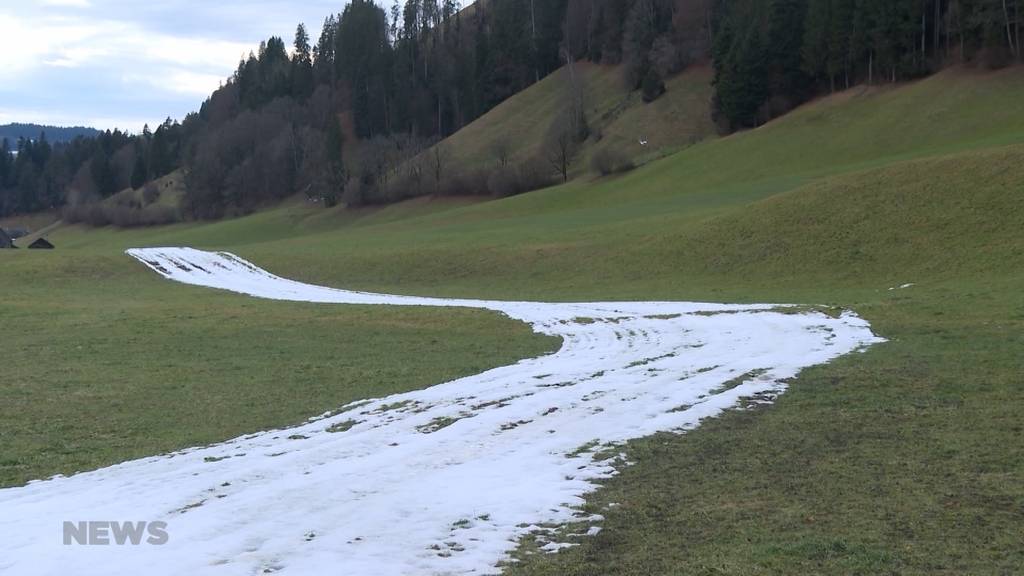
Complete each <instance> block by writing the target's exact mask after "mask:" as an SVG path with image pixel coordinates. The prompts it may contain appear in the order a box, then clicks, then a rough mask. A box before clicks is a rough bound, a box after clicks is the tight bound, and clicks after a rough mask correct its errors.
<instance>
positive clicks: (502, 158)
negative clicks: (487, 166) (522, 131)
mask: <svg viewBox="0 0 1024 576" xmlns="http://www.w3.org/2000/svg"><path fill="white" fill-rule="evenodd" d="M491 155H492V156H494V159H495V160H497V161H498V166H499V167H501V168H505V167H507V166H508V161H509V158H510V157H511V156H512V141H511V140H509V138H508V136H499V137H498V139H497V140H495V141H494V142H491Z"/></svg>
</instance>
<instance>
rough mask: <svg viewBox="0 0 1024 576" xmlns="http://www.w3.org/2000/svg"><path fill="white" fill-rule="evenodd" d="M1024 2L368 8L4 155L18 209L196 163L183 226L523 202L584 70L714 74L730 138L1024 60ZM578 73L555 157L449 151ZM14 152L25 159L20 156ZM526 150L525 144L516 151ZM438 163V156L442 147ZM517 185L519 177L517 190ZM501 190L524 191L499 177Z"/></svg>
mask: <svg viewBox="0 0 1024 576" xmlns="http://www.w3.org/2000/svg"><path fill="white" fill-rule="evenodd" d="M1022 3H1024V0H478V1H477V2H475V3H473V4H471V5H469V6H468V7H466V8H463V7H462V6H461V5H460V3H459V2H457V1H455V0H405V1H404V2H398V1H395V2H393V3H392V4H391V5H390V6H387V7H384V6H382V5H380V4H377V3H376V2H373V1H372V0H353V1H352V2H350V3H349V4H348V5H347V6H345V8H344V9H343V11H342V12H341V13H339V14H336V15H331V16H328V17H327V18H326V19H325V21H324V22H323V25H322V26H321V28H320V31H319V34H318V35H316V36H315V37H314V36H312V35H311V34H310V31H309V30H308V29H307V28H306V27H305V26H304V25H302V24H300V25H298V27H297V29H296V32H295V35H294V37H293V38H292V39H291V45H290V46H288V45H286V43H285V41H284V40H283V39H282V38H278V37H272V38H269V39H268V40H266V41H265V42H263V43H261V44H260V46H259V49H258V50H256V51H254V52H253V53H250V54H249V55H247V56H246V57H245V58H243V59H241V61H240V62H239V64H238V66H237V69H236V70H235V72H234V74H233V75H232V76H231V77H230V78H228V79H227V80H226V81H225V82H224V84H223V85H222V86H221V87H220V88H219V89H218V90H216V91H215V92H214V93H213V94H212V95H211V96H210V97H209V98H208V99H207V100H206V101H205V102H204V103H203V104H202V106H201V107H200V109H199V110H198V111H197V112H194V113H191V114H189V115H188V116H186V117H185V118H184V119H183V121H182V122H181V123H180V124H179V123H177V122H172V121H170V120H168V121H167V122H165V123H163V124H162V125H161V126H159V127H158V128H157V130H156V131H155V132H152V133H150V131H149V130H148V128H147V129H146V130H144V131H143V133H142V134H138V135H129V134H126V133H123V132H119V131H116V130H115V131H112V132H111V131H108V132H104V133H101V134H99V135H98V136H97V137H96V138H79V139H76V140H74V141H72V142H70V143H67V144H51V143H48V142H47V141H46V139H45V138H39V139H36V140H31V141H30V140H25V139H22V140H20V141H19V142H18V143H17V145H16V146H17V150H18V154H17V155H13V154H11V153H8V152H6V148H5V151H4V152H3V153H2V154H0V214H8V213H12V212H27V211H32V210H38V209H45V208H56V207H60V206H62V205H65V204H82V203H90V202H93V203H94V202H96V201H98V200H102V199H104V198H108V197H109V196H111V195H112V194H114V193H116V192H117V191H118V190H121V189H123V188H126V187H131V188H138V187H139V186H140V185H142V184H143V183H145V182H147V181H150V180H152V179H154V178H158V177H160V176H163V175H165V174H168V173H169V172H171V171H173V170H176V169H178V168H183V169H184V170H183V173H184V175H185V189H186V190H185V198H184V200H183V206H182V208H183V213H184V214H185V215H187V216H188V217H194V218H218V217H222V216H226V215H234V214H241V213H245V212H248V211H251V210H253V209H255V208H257V207H259V206H261V205H263V204H267V203H270V202H274V201H277V200H279V199H281V198H284V197H287V196H291V195H294V194H304V195H305V196H307V197H308V198H310V199H312V200H314V201H317V202H322V203H323V204H325V205H334V204H337V203H339V202H345V203H348V204H363V203H372V202H387V201H393V200H397V199H401V198H404V197H408V196H413V195H418V194H424V193H429V192H433V193H442V192H444V191H447V192H450V193H480V192H482V191H486V192H488V193H493V194H507V193H515V192H519V191H523V190H527V189H532V188H535V187H537V186H542V185H546V184H548V183H551V182H552V181H554V180H555V179H559V178H560V179H563V180H564V179H566V178H567V177H568V168H569V166H570V165H571V163H572V156H573V151H574V150H575V149H576V145H577V144H578V143H579V142H580V141H582V140H584V139H586V138H587V137H588V135H589V123H588V119H587V118H586V114H585V110H584V108H585V107H584V106H583V97H584V95H583V94H581V90H582V89H581V88H580V87H579V86H578V85H577V84H576V83H575V73H574V63H576V62H578V61H580V60H589V61H593V62H598V63H602V64H621V65H622V66H621V68H622V70H623V79H624V83H625V87H626V88H627V89H629V90H638V91H641V93H642V95H643V99H644V100H646V101H651V100H654V99H656V98H658V97H659V96H660V95H661V94H662V93H663V92H664V91H665V83H664V79H665V78H666V77H668V76H669V75H671V74H674V73H676V72H678V71H680V70H682V69H683V68H685V67H686V66H688V65H689V64H691V63H694V62H700V61H706V60H708V59H709V58H710V59H711V61H712V64H713V66H714V70H715V80H714V82H715V96H714V102H713V110H712V111H711V112H712V114H713V115H714V117H715V118H716V119H717V121H718V122H719V124H720V126H721V128H722V130H723V131H730V130H735V129H741V128H745V127H750V126H756V125H758V124H760V123H763V122H765V121H767V120H768V119H770V118H772V117H775V116H777V115H779V114H782V113H784V112H786V111H788V110H789V109H791V108H793V107H794V106H797V105H799V104H800V103H802V102H804V101H806V100H807V99H809V98H811V97H813V96H815V95H817V94H820V93H826V92H828V91H830V90H836V89H839V88H845V87H848V86H851V85H853V84H856V83H881V82H895V81H900V80H905V79H910V78H915V77H919V76H922V75H925V74H928V73H930V72H932V71H934V70H936V69H938V68H940V67H941V66H943V65H945V64H946V63H949V62H955V61H977V62H981V63H983V64H985V65H988V66H992V67H998V66H1002V65H1006V64H1008V63H1010V62H1011V61H1012V60H1013V59H1015V58H1016V59H1019V58H1020V57H1021V38H1020V24H1021V20H1022V17H1021V15H1020V8H1021V6H1020V5H1021V4H1022ZM563 66H565V67H566V69H567V70H568V74H567V77H568V78H569V80H568V83H569V86H568V87H567V90H566V102H565V108H566V111H565V114H563V115H562V116H561V117H560V118H559V119H558V120H557V123H558V124H557V125H556V126H552V128H551V137H550V139H551V142H550V146H548V148H549V149H548V151H547V152H546V153H545V157H543V158H536V159H532V160H530V161H527V162H524V164H523V165H522V166H510V165H508V164H509V163H508V161H507V158H508V150H505V152H504V153H503V154H498V155H497V156H496V164H495V167H494V170H493V171H492V172H493V174H489V175H488V174H466V173H459V172H458V171H457V170H456V169H454V168H453V165H456V164H457V159H452V158H450V154H451V153H450V152H449V151H448V150H447V149H446V148H444V147H443V146H440V147H434V148H430V146H431V145H432V144H434V143H435V142H438V141H439V140H441V139H443V138H445V137H446V136H449V135H451V134H452V133H454V132H455V131H457V130H459V129H460V128H461V127H463V126H465V125H466V124H468V123H469V122H472V121H473V120H474V119H476V118H478V117H480V116H481V115H482V114H484V113H486V112H487V111H488V110H490V109H492V108H493V107H494V106H496V105H497V104H499V103H500V102H502V101H503V100H505V99H506V98H508V97H509V96H512V95H514V94H516V93H517V92H519V91H522V90H523V89H525V88H527V87H528V86H530V85H531V84H533V83H535V82H538V81H539V80H540V79H542V78H544V77H545V76H547V75H548V74H550V73H551V72H553V71H555V70H557V69H559V68H560V67H563ZM5 146H8V145H7V144H5ZM506 148H507V146H506ZM427 150H431V152H430V153H427V152H426V151H427ZM498 177H500V178H498ZM496 178H497V179H498V180H504V181H495V180H496Z"/></svg>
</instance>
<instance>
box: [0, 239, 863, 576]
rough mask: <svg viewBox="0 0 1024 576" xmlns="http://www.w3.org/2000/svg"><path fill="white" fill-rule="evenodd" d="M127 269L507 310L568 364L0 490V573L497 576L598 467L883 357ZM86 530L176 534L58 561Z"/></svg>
mask: <svg viewBox="0 0 1024 576" xmlns="http://www.w3.org/2000/svg"><path fill="white" fill-rule="evenodd" d="M128 253H129V254H130V255H131V256H133V257H134V258H136V259H138V260H139V261H141V262H143V263H145V264H146V265H147V266H149V267H150V268H151V269H153V270H154V271H156V272H157V273H159V274H161V275H162V276H164V277H165V278H168V279H170V280H175V281H178V282H184V283H187V284H193V285H198V286H207V287H211V288H220V289H224V290H230V291H234V292H239V293H242V294H249V295H252V296H257V297H261V298H272V299H278V300H295V301H309V302H324V303H341V304H388V305H405V306H460V307H472V308H484V309H489V310H495V311H498V312H501V313H504V314H507V315H508V316H510V317H512V318H516V319H519V320H522V321H525V322H528V323H529V324H531V325H532V326H533V327H534V329H535V330H537V331H538V332H542V333H545V334H552V335H556V336H560V337H562V338H563V340H564V344H563V346H562V348H561V349H560V350H559V351H558V352H557V353H555V354H551V355H548V356H543V357H540V358H534V359H530V360H524V361H521V362H519V363H517V364H515V365H512V366H506V367H502V368H497V369H494V370H490V371H487V372H485V373H483V374H479V375H476V376H471V377H468V378H462V379H460V380H456V381H453V382H448V383H445V384H440V385H438V386H434V387H432V388H428V389H426V390H420V391H416V392H409V393H405V394H396V395H393V396H390V397H387V398H382V399H378V400H372V401H370V402H364V403H356V404H353V405H350V406H348V407H346V409H345V410H344V411H341V412H335V413H328V414H324V415H322V416H320V417H318V418H315V419H312V420H310V421H309V422H307V423H306V424H304V425H301V426H297V427H295V428H289V429H287V430H273V431H268V432H261V433H257V434H252V435H250V436H246V437H243V438H238V439H235V440H231V441H229V442H224V443H222V444H218V445H215V446H210V447H204V448H194V449H190V450H185V451H182V452H178V453H174V454H169V455H164V456H157V457H152V458H145V459H141V460H135V461H131V462H126V463H123V464H119V465H116V466H111V467H109V468H104V469H101V470H96V471H93V472H87V473H82V474H78V475H75V476H72V477H67V478H65V477H57V478H53V479H50V480H47V481H39V482H33V483H31V484H29V485H28V486H24V487H19V488H11V489H6V490H0V573H5V574H8V573H9V574H18V575H25V576H28V575H35V574H45V575H49V574H68V573H74V574H77V575H90V574H96V575H99V574H104V575H105V574H143V573H145V574H149V575H158V574H168V575H171V574H215V575H234V574H239V575H241V574H245V575H251V574H259V573H271V572H272V573H281V574H297V575H308V574H346V575H362V574H366V575H374V576H383V575H392V574H393V575H406V574H491V573H496V572H498V571H499V570H498V568H496V565H497V564H498V563H500V562H502V561H503V560H506V559H507V558H508V553H509V552H510V551H511V550H513V549H514V548H515V546H516V543H517V541H518V540H519V539H520V538H521V537H522V536H524V535H525V534H527V533H529V532H531V531H533V530H538V529H539V527H541V526H551V525H559V524H565V523H568V522H572V521H577V520H580V519H581V514H580V512H579V509H578V507H579V505H581V504H582V503H583V497H584V496H585V495H586V494H587V493H588V492H590V491H592V490H594V489H595V488H596V486H595V480H598V479H601V478H606V477H608V476H610V475H612V474H614V472H615V470H614V468H613V465H614V464H615V460H604V459H598V458H595V455H596V453H597V452H599V451H601V450H602V449H607V448H608V447H609V446H614V445H617V444H619V443H622V442H624V441H626V440H629V439H632V438H639V437H642V436H647V435H650V434H653V433H655V432H659V431H682V430H687V429H691V428H693V427H696V426H697V425H698V424H699V423H700V421H701V419H703V418H707V417H711V416H715V415H716V414H718V413H720V412H721V411H722V410H725V409H727V408H730V407H736V406H737V405H738V404H739V402H740V400H741V399H743V398H754V399H759V400H768V399H770V398H771V397H774V395H777V394H779V393H781V392H782V391H783V389H784V388H785V384H784V382H785V381H786V379H788V378H792V377H794V376H796V375H797V373H798V372H799V371H800V370H802V369H803V368H806V367H808V366H812V365H815V364H821V363H823V362H828V361H829V360H831V359H834V358H836V357H838V356H840V355H843V354H846V353H849V352H851V351H854V350H858V349H861V348H863V347H865V346H868V345H871V344H873V343H876V342H880V341H881V340H880V339H879V338H877V337H875V336H874V335H873V334H872V333H871V331H870V327H869V326H868V324H867V322H865V321H864V320H862V319H860V318H858V317H856V316H855V315H853V314H851V313H846V314H844V315H843V316H841V317H839V318H832V317H830V316H827V315H824V314H820V313H800V314H797V313H793V311H792V310H790V311H786V312H780V311H779V308H778V307H775V306H769V305H742V306H737V305H722V304H699V303H685V302H606V303H570V304H556V303H536V302H501V301H483V300H455V299H453V300H448V299H438V298H416V297H406V296H389V295H383V294H369V293H364V292H352V291H346V290H336V289H332V288H325V287H320V286H311V285H308V284H302V283H299V282H294V281H291V280H287V279H283V278H279V277H277V276H274V275H272V274H270V273H268V272H266V271H264V270H261V269H260V268H257V267H256V266H254V265H252V264H250V263H248V262H246V261H244V260H242V259H241V258H238V257H237V256H233V255H231V254H227V253H210V252H201V251H197V250H192V249H187V248H163V249H145V250H130V251H129V252H128ZM395 353H396V356H397V355H400V351H397V350H396V351H395ZM93 520H114V521H127V520H145V521H150V522H152V521H164V522H167V533H168V534H169V537H170V539H169V542H168V543H167V544H165V545H161V546H154V545H148V544H142V545H139V546H130V545H129V546H118V545H109V546H82V545H70V546H68V545H63V543H62V526H63V523H64V521H72V522H76V521H93ZM588 520H589V521H590V522H591V523H598V522H599V521H600V519H599V518H590V519H588ZM598 529H599V527H597V526H593V527H592V529H591V530H590V531H589V533H590V534H596V533H597V531H598ZM550 544H551V546H550V548H551V549H558V548H560V547H562V546H563V545H565V544H569V543H559V542H551V543H550Z"/></svg>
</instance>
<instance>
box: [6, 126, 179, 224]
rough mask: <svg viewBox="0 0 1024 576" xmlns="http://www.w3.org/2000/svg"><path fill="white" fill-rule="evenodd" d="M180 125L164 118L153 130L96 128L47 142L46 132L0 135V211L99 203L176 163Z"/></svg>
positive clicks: (157, 176)
mask: <svg viewBox="0 0 1024 576" xmlns="http://www.w3.org/2000/svg"><path fill="white" fill-rule="evenodd" d="M182 136H183V135H182V127H181V124H179V123H177V122H173V121H171V120H170V119H168V120H167V121H166V122H165V123H163V124H161V125H160V126H159V127H158V128H157V130H156V131H155V132H152V131H150V129H149V127H148V126H147V127H145V128H144V129H143V131H142V133H140V134H137V135H133V134H129V133H127V132H122V131H120V130H116V129H115V130H106V131H103V132H99V131H97V134H96V136H76V137H75V138H74V139H72V140H70V141H67V142H61V141H57V142H51V141H50V140H49V139H48V137H47V133H46V132H40V133H39V135H38V137H36V138H32V139H29V138H19V139H18V140H17V142H15V143H14V144H13V145H12V143H11V141H10V140H8V139H6V138H4V139H3V140H0V216H6V215H10V214H24V213H30V212H37V211H41V210H52V209H57V208H61V207H63V206H65V205H68V204H92V203H98V202H100V201H102V200H104V199H106V198H109V197H110V196H112V195H114V194H115V193H117V192H119V191H121V190H124V189H126V188H140V187H142V186H143V185H144V184H145V183H146V182H148V181H150V180H152V179H154V178H159V177H161V176H164V175H166V174H168V173H170V172H172V171H174V170H176V169H177V168H178V166H179V165H180V148H181V146H182Z"/></svg>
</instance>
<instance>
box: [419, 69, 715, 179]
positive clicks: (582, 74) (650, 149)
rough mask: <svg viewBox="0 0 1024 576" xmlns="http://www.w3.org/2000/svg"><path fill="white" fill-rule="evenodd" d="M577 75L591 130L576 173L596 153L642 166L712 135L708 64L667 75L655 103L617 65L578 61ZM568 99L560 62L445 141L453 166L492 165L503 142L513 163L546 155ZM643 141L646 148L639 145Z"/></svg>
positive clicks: (583, 169)
mask: <svg viewBox="0 0 1024 576" xmlns="http://www.w3.org/2000/svg"><path fill="white" fill-rule="evenodd" d="M575 74H576V75H577V78H578V83H579V86H580V88H581V90H582V91H583V93H584V95H585V96H584V109H585V113H586V116H587V122H588V124H589V125H590V128H591V131H592V135H591V137H590V138H589V139H588V140H587V141H586V142H584V144H583V146H582V148H581V150H580V152H579V154H578V155H577V158H576V169H575V171H576V172H577V173H580V174H582V173H585V172H587V171H589V170H590V167H589V166H590V165H589V163H588V160H589V158H590V156H591V155H592V154H593V153H594V151H596V150H602V149H605V150H614V151H616V152H618V153H620V154H622V155H623V156H624V157H626V158H628V159H631V160H633V161H635V162H636V163H643V162H646V161H649V160H651V159H654V158H656V157H658V156H661V155H664V154H667V153H668V152H670V151H674V150H678V149H680V148H682V147H685V146H688V145H691V144H693V143H695V142H698V141H700V140H703V139H705V138H708V137H710V136H712V135H713V134H714V133H715V130H714V125H713V124H712V122H711V115H710V111H711V107H710V103H711V70H710V68H708V67H693V68H690V69H688V70H686V71H684V72H683V73H681V74H679V75H677V76H675V77H673V78H671V79H669V80H668V81H667V82H666V87H667V88H668V91H667V92H666V93H665V94H664V95H663V96H662V97H661V98H659V99H658V100H656V101H655V102H653V103H651V104H645V103H644V102H643V101H642V100H641V98H640V94H639V93H638V92H630V91H628V90H627V89H626V86H625V82H624V80H623V76H622V68H621V67H620V66H599V65H596V64H592V63H589V62H580V63H578V64H577V65H576V69H575ZM569 98H570V74H569V71H568V69H566V68H564V67H563V68H562V69H560V70H558V71H557V72H555V73H553V74H551V75H549V76H548V77H546V78H544V79H543V80H541V81H540V82H538V83H537V84H535V85H534V86H531V87H530V88H528V89H527V90H524V91H523V92H521V93H519V94H516V95H515V96H513V97H511V98H509V99H508V100H506V101H505V102H503V103H502V104H500V105H498V106H497V107H495V108H494V109H493V110H491V111H490V112H488V113H487V114H485V115H483V116H482V117H480V118H479V119H477V120H475V121H474V122H473V123H471V124H469V125H468V126H466V127H465V128H463V129H462V130H460V131H458V132H456V133H455V134H454V135H452V136H451V137H450V138H448V139H447V140H445V141H444V143H443V146H446V147H447V148H448V150H449V152H450V154H451V158H452V161H453V165H455V166H457V167H458V168H460V169H463V170H474V169H489V168H492V167H494V166H495V165H496V164H497V162H498V160H497V158H496V156H495V152H494V150H495V146H496V144H498V143H499V142H503V143H505V144H506V145H507V146H508V147H509V150H510V152H511V155H510V156H509V159H510V161H511V162H520V161H523V160H527V159H530V158H534V157H538V156H542V155H543V154H544V148H545V145H546V143H547V142H548V141H549V140H550V138H549V137H550V135H551V134H552V131H553V126H555V125H556V122H557V120H558V119H559V118H560V116H561V115H562V114H564V112H565V110H566V109H567V107H568V102H569V101H570V100H569ZM641 139H643V140H646V141H648V145H647V146H641V145H640V143H639V141H640V140H641ZM427 154H428V156H429V152H428V153H427Z"/></svg>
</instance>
